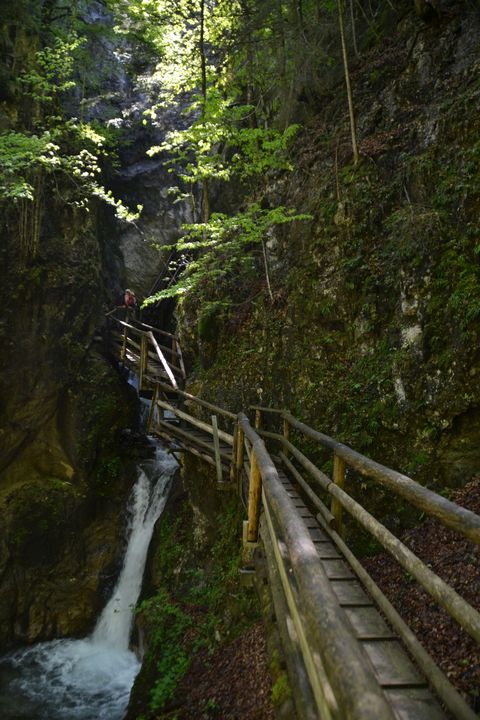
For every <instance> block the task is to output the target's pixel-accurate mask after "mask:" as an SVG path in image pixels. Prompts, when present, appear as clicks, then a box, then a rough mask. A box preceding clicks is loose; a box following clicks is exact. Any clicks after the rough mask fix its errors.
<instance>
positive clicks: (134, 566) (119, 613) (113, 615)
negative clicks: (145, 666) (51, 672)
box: [92, 450, 177, 650]
mask: <svg viewBox="0 0 480 720" xmlns="http://www.w3.org/2000/svg"><path fill="white" fill-rule="evenodd" d="M158 453H162V456H161V457H162V461H161V462H159V460H158V458H157V462H156V464H157V466H160V467H161V468H162V471H161V474H160V477H159V478H158V479H157V481H156V483H155V484H153V487H152V484H151V480H150V479H149V478H148V477H147V474H146V473H145V471H144V470H143V469H141V470H140V473H139V477H138V480H137V483H136V485H135V487H134V489H133V498H132V504H131V519H130V537H129V541H128V547H127V551H126V553H125V558H124V561H123V568H122V572H121V573H120V577H119V579H118V583H117V585H116V587H115V590H114V591H113V595H112V597H111V598H110V600H109V601H108V603H107V604H106V606H105V608H104V610H103V612H102V614H101V616H100V618H99V620H98V623H97V626H96V628H95V630H94V631H93V635H92V642H93V643H97V644H101V645H106V646H108V647H112V648H115V649H117V650H127V649H128V643H129V640H130V632H131V629H132V623H133V613H132V610H133V608H134V607H135V603H136V601H137V599H138V596H139V594H140V589H141V586H142V578H143V571H144V569H145V561H146V558H147V550H148V546H149V544H150V540H151V537H152V533H153V528H154V526H155V523H156V522H157V520H158V518H159V517H160V514H161V512H162V510H163V508H164V506H165V502H166V499H167V491H168V489H169V485H170V478H171V473H170V474H167V472H166V467H170V470H171V472H173V471H174V470H175V468H176V467H177V463H176V461H175V460H174V459H173V458H172V456H171V455H167V454H166V453H165V451H164V450H157V454H158ZM168 461H169V463H170V464H168Z"/></svg>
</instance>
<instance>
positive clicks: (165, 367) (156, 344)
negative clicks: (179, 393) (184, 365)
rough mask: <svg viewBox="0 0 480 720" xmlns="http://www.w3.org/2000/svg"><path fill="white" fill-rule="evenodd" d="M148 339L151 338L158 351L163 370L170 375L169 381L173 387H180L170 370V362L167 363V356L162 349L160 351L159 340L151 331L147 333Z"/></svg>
mask: <svg viewBox="0 0 480 720" xmlns="http://www.w3.org/2000/svg"><path fill="white" fill-rule="evenodd" d="M147 337H149V338H150V340H151V342H152V345H153V347H154V348H155V350H156V351H157V355H158V358H159V360H160V362H161V363H162V365H163V369H164V370H165V372H166V373H167V375H168V377H169V380H170V382H171V383H172V385H173V387H175V388H176V387H178V385H177V381H176V380H175V376H174V374H173V372H172V371H171V369H170V365H169V364H168V362H167V360H166V358H165V355H164V354H163V352H162V351H161V349H160V347H159V345H158V343H157V340H156V338H155V337H154V335H153V333H152V332H151V331H149V332H148V333H147Z"/></svg>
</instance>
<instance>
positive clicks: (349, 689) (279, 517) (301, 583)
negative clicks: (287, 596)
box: [238, 413, 394, 720]
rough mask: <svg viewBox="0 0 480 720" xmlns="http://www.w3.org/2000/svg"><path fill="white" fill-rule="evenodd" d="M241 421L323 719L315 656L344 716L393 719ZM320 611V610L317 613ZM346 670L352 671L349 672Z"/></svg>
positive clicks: (288, 504)
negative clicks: (297, 608) (276, 533)
mask: <svg viewBox="0 0 480 720" xmlns="http://www.w3.org/2000/svg"><path fill="white" fill-rule="evenodd" d="M238 421H239V424H240V426H241V427H242V430H243V432H244V434H245V436H246V437H247V438H248V439H249V440H250V442H251V443H252V452H253V453H254V457H255V462H256V464H257V467H258V469H259V471H260V474H261V476H262V482H263V490H264V493H265V497H266V500H267V504H268V508H269V511H270V512H271V514H272V515H273V517H274V519H275V520H276V521H277V522H278V524H279V526H280V527H281V528H282V535H283V537H284V542H285V545H286V548H287V551H288V555H289V558H290V561H291V566H292V571H293V574H294V576H295V581H296V583H297V586H298V589H299V594H300V597H301V601H302V608H301V619H300V618H299V620H300V621H301V627H297V631H298V630H300V631H302V630H303V634H304V636H305V637H306V638H308V641H307V645H308V646H309V648H311V653H310V655H311V663H308V662H307V672H308V673H309V678H310V682H311V684H312V689H313V692H314V695H315V698H316V701H317V705H318V707H319V713H321V714H319V717H325V716H326V715H325V710H324V707H325V695H324V689H323V688H322V683H321V682H320V679H319V675H320V673H319V672H318V668H317V667H316V666H315V664H314V663H315V658H316V656H317V655H318V658H321V662H322V665H323V667H324V668H325V671H326V674H327V677H328V681H329V683H330V684H331V686H332V688H333V691H334V694H335V698H336V699H337V701H339V700H340V699H341V704H340V703H339V706H341V708H342V717H343V718H345V719H349V720H354V719H355V720H371V718H378V720H387V719H388V720H393V718H394V715H393V712H392V710H391V709H390V707H389V705H388V703H387V701H386V699H385V696H384V694H383V692H382V690H381V688H380V686H379V685H378V683H377V681H376V680H375V678H374V676H373V672H372V671H371V670H370V668H369V665H368V663H365V658H364V656H363V655H362V653H361V651H360V648H359V646H358V643H357V641H356V639H355V638H354V637H353V635H352V634H351V632H350V631H349V629H348V627H349V625H348V621H347V618H346V616H345V615H344V611H343V610H342V608H341V607H340V606H339V604H338V600H337V598H336V596H335V594H334V592H333V589H332V588H331V586H330V583H329V581H328V579H327V577H326V575H325V572H324V570H323V568H322V567H321V565H320V563H319V562H318V555H317V551H316V548H315V545H314V544H313V541H312V540H311V538H310V535H309V534H308V531H307V529H306V527H305V524H304V522H303V520H302V519H301V518H300V517H299V515H298V513H297V512H296V509H295V507H294V505H293V503H292V501H291V499H290V498H289V496H288V494H287V492H286V490H285V489H284V488H283V486H282V484H281V482H280V479H279V477H278V472H277V469H276V468H275V465H274V463H273V461H272V459H271V458H270V455H269V454H268V452H267V450H266V448H265V445H264V442H263V440H262V439H261V438H260V436H259V435H257V433H256V432H255V431H254V430H253V428H252V427H251V425H250V423H249V421H248V419H247V417H246V416H245V415H244V414H243V413H240V414H239V416H238ZM319 609H321V612H319ZM347 668H348V672H347V671H346V669H347Z"/></svg>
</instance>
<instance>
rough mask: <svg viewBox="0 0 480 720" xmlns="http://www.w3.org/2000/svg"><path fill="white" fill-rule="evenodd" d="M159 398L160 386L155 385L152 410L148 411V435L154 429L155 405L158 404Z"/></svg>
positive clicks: (151, 404)
mask: <svg viewBox="0 0 480 720" xmlns="http://www.w3.org/2000/svg"><path fill="white" fill-rule="evenodd" d="M157 397H158V385H155V387H154V389H153V395H152V400H151V402H150V409H149V411H148V420H147V434H148V433H149V432H150V429H151V427H152V422H153V418H154V416H155V404H156V402H157Z"/></svg>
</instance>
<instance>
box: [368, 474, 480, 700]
mask: <svg viewBox="0 0 480 720" xmlns="http://www.w3.org/2000/svg"><path fill="white" fill-rule="evenodd" d="M451 499H452V500H453V501H454V502H456V503H457V504H458V505H461V506H463V507H465V508H468V509H469V510H472V511H473V512H475V513H477V514H480V476H478V477H474V478H473V479H472V480H471V481H470V482H469V483H468V484H467V485H466V486H465V487H464V488H462V489H460V490H457V491H456V492H454V493H453V494H452V497H451ZM401 540H402V541H403V542H404V543H405V545H407V547H409V548H410V550H412V552H414V553H415V554H416V555H417V556H418V557H419V558H421V559H422V560H423V562H424V563H426V565H427V566H428V567H430V568H431V569H432V570H433V572H435V573H436V574H437V575H439V576H440V577H441V578H443V579H444V580H445V581H446V582H448V584H449V585H451V586H452V587H453V588H454V589H455V590H456V591H457V592H458V593H459V595H461V596H462V597H463V598H464V599H465V600H467V601H468V602H469V603H470V605H472V606H473V607H475V608H476V609H477V610H480V548H479V547H478V546H477V545H474V544H473V543H471V542H469V541H468V540H466V539H465V538H463V537H462V536H461V535H459V534H458V533H456V532H454V531H452V530H447V529H446V528H444V527H443V526H442V525H440V523H438V522H436V521H435V520H427V521H426V522H424V523H423V524H422V525H420V526H419V527H416V528H414V529H412V530H408V531H406V532H405V533H403V535H402V537H401ZM363 565H364V566H365V568H366V569H367V570H368V572H369V573H370V575H371V576H372V577H373V579H374V580H375V581H376V583H377V584H378V585H379V586H380V588H381V589H382V590H383V592H384V593H385V595H386V596H387V597H388V599H389V600H390V602H391V603H392V604H393V605H394V606H395V608H396V609H397V610H398V612H399V613H400V614H401V616H402V617H403V619H404V620H405V621H406V623H407V624H408V625H409V627H410V628H411V629H412V630H413V631H414V632H415V634H416V635H417V637H418V638H419V640H420V641H421V643H422V645H423V646H424V647H425V648H426V650H427V651H428V652H429V653H430V655H431V656H432V657H433V659H434V660H435V662H436V663H437V665H439V666H440V668H441V669H442V670H443V672H444V673H445V674H446V676H447V677H448V678H449V680H450V682H451V683H452V684H453V685H454V686H455V687H456V688H457V690H459V691H460V692H461V693H462V695H463V696H464V698H465V700H466V701H467V702H469V704H470V705H471V706H472V707H473V708H474V709H475V710H476V711H479V710H480V649H479V647H478V644H477V643H476V642H475V640H473V638H471V637H470V636H469V635H468V634H467V633H466V632H465V631H463V630H462V629H461V628H460V626H459V625H458V624H457V623H456V622H455V621H454V620H452V618H450V616H449V615H448V614H447V613H446V612H445V611H444V610H442V609H441V608H440V607H439V606H438V605H437V604H436V603H435V601H434V600H433V599H432V598H431V597H430V596H429V595H428V594H427V593H426V592H425V591H424V590H423V589H421V588H420V587H419V585H418V584H417V583H416V581H415V580H414V579H413V578H412V577H411V576H410V575H408V573H406V572H405V571H404V570H403V569H402V568H401V566H400V565H399V564H398V563H397V562H396V561H395V560H393V559H392V558H391V556H390V555H387V554H381V555H376V556H375V557H371V558H367V559H364V560H363Z"/></svg>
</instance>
